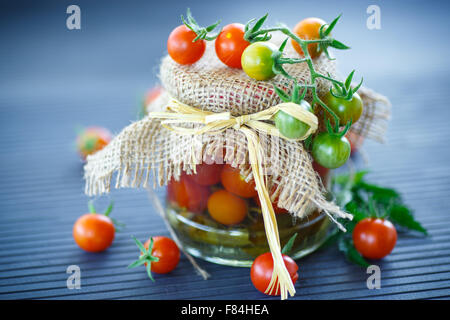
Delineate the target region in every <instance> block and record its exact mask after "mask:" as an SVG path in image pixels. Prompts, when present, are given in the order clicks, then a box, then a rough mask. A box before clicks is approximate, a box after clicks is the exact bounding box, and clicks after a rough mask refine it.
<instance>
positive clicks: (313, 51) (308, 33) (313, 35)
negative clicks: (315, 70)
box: [291, 17, 326, 59]
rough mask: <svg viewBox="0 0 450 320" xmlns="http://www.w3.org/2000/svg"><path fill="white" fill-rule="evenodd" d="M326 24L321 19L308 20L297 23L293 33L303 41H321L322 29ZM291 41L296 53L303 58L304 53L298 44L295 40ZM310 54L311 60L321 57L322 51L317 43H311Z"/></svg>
mask: <svg viewBox="0 0 450 320" xmlns="http://www.w3.org/2000/svg"><path fill="white" fill-rule="evenodd" d="M325 24H326V22H325V21H324V20H322V19H320V18H314V17H311V18H306V19H304V20H302V21H300V22H299V23H297V25H296V26H295V27H294V29H293V30H292V31H293V32H294V33H295V34H296V35H297V36H298V37H299V38H301V39H303V40H317V39H320V32H319V30H320V27H321V26H323V25H325ZM291 41H292V46H293V47H294V49H295V51H297V52H298V54H300V55H301V56H304V52H303V50H302V48H301V46H300V45H299V44H298V42H297V41H295V40H293V39H292V40H291ZM308 52H309V55H310V56H311V58H313V59H314V58H317V57H318V56H320V54H321V53H322V50H321V49H320V48H319V46H318V44H317V43H309V44H308Z"/></svg>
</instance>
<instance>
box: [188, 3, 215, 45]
mask: <svg viewBox="0 0 450 320" xmlns="http://www.w3.org/2000/svg"><path fill="white" fill-rule="evenodd" d="M186 19H187V21H186V20H185V19H184V16H183V15H181V21H183V23H184V25H185V26H186V27H188V28H189V29H191V30H192V31H194V32H195V34H196V35H197V37H195V38H194V40H192V42H195V41H197V40H199V39H201V40H206V41H212V40H214V39H216V38H217V36H218V35H219V34H220V31H221V30H219V31H218V32H216V34H214V35H209V33H210V32H212V31H213V30H214V29H215V28H216V27H217V26H218V25H219V24H220V22H221V21H222V20H218V21H216V22H215V23H213V24H212V25H210V26H207V27H201V26H199V24H198V23H197V21H196V20H195V19H194V17H193V16H192V14H191V9H189V8H188V9H187V12H186Z"/></svg>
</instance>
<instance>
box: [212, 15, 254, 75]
mask: <svg viewBox="0 0 450 320" xmlns="http://www.w3.org/2000/svg"><path fill="white" fill-rule="evenodd" d="M244 28H245V26H244V25H243V24H240V23H232V24H229V25H226V26H225V27H224V28H223V29H222V31H221V32H220V34H219V36H218V37H217V38H216V43H215V46H216V54H217V57H218V58H219V59H220V61H222V62H223V63H225V64H226V65H227V66H229V67H231V68H239V69H242V64H241V57H242V52H244V50H245V48H247V47H248V46H249V45H250V42H248V41H247V40H245V39H244V33H245V31H244Z"/></svg>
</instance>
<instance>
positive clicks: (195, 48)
mask: <svg viewBox="0 0 450 320" xmlns="http://www.w3.org/2000/svg"><path fill="white" fill-rule="evenodd" d="M196 37H197V35H196V34H195V32H194V31H192V30H191V29H189V28H188V27H186V26H185V25H184V24H183V25H181V26H178V27H176V28H175V29H174V30H173V31H172V32H171V33H170V35H169V39H168V40H167V50H168V52H169V55H170V56H171V57H172V59H173V60H174V61H175V62H177V63H179V64H193V63H195V62H197V61H198V60H200V58H201V57H202V56H203V53H204V52H205V49H206V41H205V40H202V39H199V40H197V41H195V42H192V41H193V40H194V39H195V38H196Z"/></svg>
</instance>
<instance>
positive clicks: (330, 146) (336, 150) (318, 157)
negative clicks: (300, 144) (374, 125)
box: [312, 132, 351, 169]
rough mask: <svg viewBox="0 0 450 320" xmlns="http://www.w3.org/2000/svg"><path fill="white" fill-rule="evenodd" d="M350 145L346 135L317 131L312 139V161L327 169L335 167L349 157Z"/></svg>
mask: <svg viewBox="0 0 450 320" xmlns="http://www.w3.org/2000/svg"><path fill="white" fill-rule="evenodd" d="M350 152H351V147H350V143H349V142H348V140H347V138H346V137H339V136H338V135H335V134H331V133H328V132H322V133H319V134H318V135H317V136H316V137H315V138H314V140H313V145H312V155H313V158H314V161H316V162H317V163H318V164H320V165H321V166H323V167H325V168H328V169H336V168H339V167H340V166H342V165H343V164H345V163H346V162H347V160H348V158H349V157H350Z"/></svg>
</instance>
